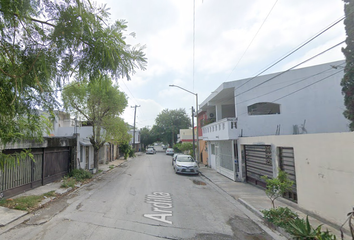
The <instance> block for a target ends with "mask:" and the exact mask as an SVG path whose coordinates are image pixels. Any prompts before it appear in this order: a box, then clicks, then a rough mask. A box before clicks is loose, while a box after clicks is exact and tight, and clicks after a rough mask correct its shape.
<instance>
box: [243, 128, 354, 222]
mask: <svg viewBox="0 0 354 240" xmlns="http://www.w3.org/2000/svg"><path fill="white" fill-rule="evenodd" d="M238 144H239V149H240V145H245V144H271V145H272V149H277V147H293V148H294V155H295V171H296V181H297V194H298V205H299V206H300V207H301V208H303V209H305V210H307V211H309V212H312V213H314V214H316V215H318V216H321V217H323V218H325V219H327V220H328V221H330V222H333V223H335V224H337V225H341V224H342V223H343V222H344V221H345V220H346V214H347V213H348V212H349V211H350V210H351V209H352V207H353V206H354V205H353V204H354V187H353V183H354V161H353V159H354V147H353V146H354V133H353V132H350V133H329V134H302V135H288V136H263V137H242V138H239V139H238ZM273 153H274V152H273ZM273 158H276V159H273V162H275V163H278V159H277V155H276V154H273ZM244 177H245V176H244Z"/></svg>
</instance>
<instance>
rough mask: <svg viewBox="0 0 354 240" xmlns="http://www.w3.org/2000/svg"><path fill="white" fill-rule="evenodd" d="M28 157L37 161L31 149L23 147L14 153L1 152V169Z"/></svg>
mask: <svg viewBox="0 0 354 240" xmlns="http://www.w3.org/2000/svg"><path fill="white" fill-rule="evenodd" d="M0 125H1V124H0ZM26 158H30V159H31V160H32V161H35V160H34V157H33V154H32V153H31V150H30V149H23V150H22V151H21V152H15V153H12V154H4V153H1V152H0V170H3V169H4V168H5V166H7V167H13V166H15V165H16V164H19V162H20V161H21V160H25V159H26Z"/></svg>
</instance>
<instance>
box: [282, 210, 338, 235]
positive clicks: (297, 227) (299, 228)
mask: <svg viewBox="0 0 354 240" xmlns="http://www.w3.org/2000/svg"><path fill="white" fill-rule="evenodd" d="M286 231H287V232H288V233H290V234H291V235H292V236H293V237H294V239H297V240H302V239H306V240H312V239H313V240H336V239H337V237H336V236H335V235H333V234H331V233H330V232H329V231H328V230H326V231H322V225H319V226H318V227H317V228H316V229H315V228H313V227H312V226H311V224H310V222H309V218H308V216H306V219H299V218H296V219H294V220H293V221H290V222H289V225H288V227H287V229H286Z"/></svg>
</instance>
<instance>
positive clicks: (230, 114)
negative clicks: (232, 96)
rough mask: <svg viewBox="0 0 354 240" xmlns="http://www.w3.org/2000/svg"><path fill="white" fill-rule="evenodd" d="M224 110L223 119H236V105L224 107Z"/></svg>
mask: <svg viewBox="0 0 354 240" xmlns="http://www.w3.org/2000/svg"><path fill="white" fill-rule="evenodd" d="M221 109H222V118H223V119H224V118H235V104H230V105H223V106H222V107H221Z"/></svg>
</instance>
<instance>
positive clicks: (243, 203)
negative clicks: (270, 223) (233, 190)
mask: <svg viewBox="0 0 354 240" xmlns="http://www.w3.org/2000/svg"><path fill="white" fill-rule="evenodd" d="M237 201H238V202H239V203H241V204H242V205H243V206H245V207H246V208H247V209H248V210H250V211H251V212H253V213H254V214H256V215H257V217H259V218H261V219H263V218H264V216H263V213H261V212H260V211H259V210H257V209H256V208H255V207H253V206H252V205H251V204H249V203H248V202H246V201H245V200H243V199H242V198H239V199H237Z"/></svg>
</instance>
